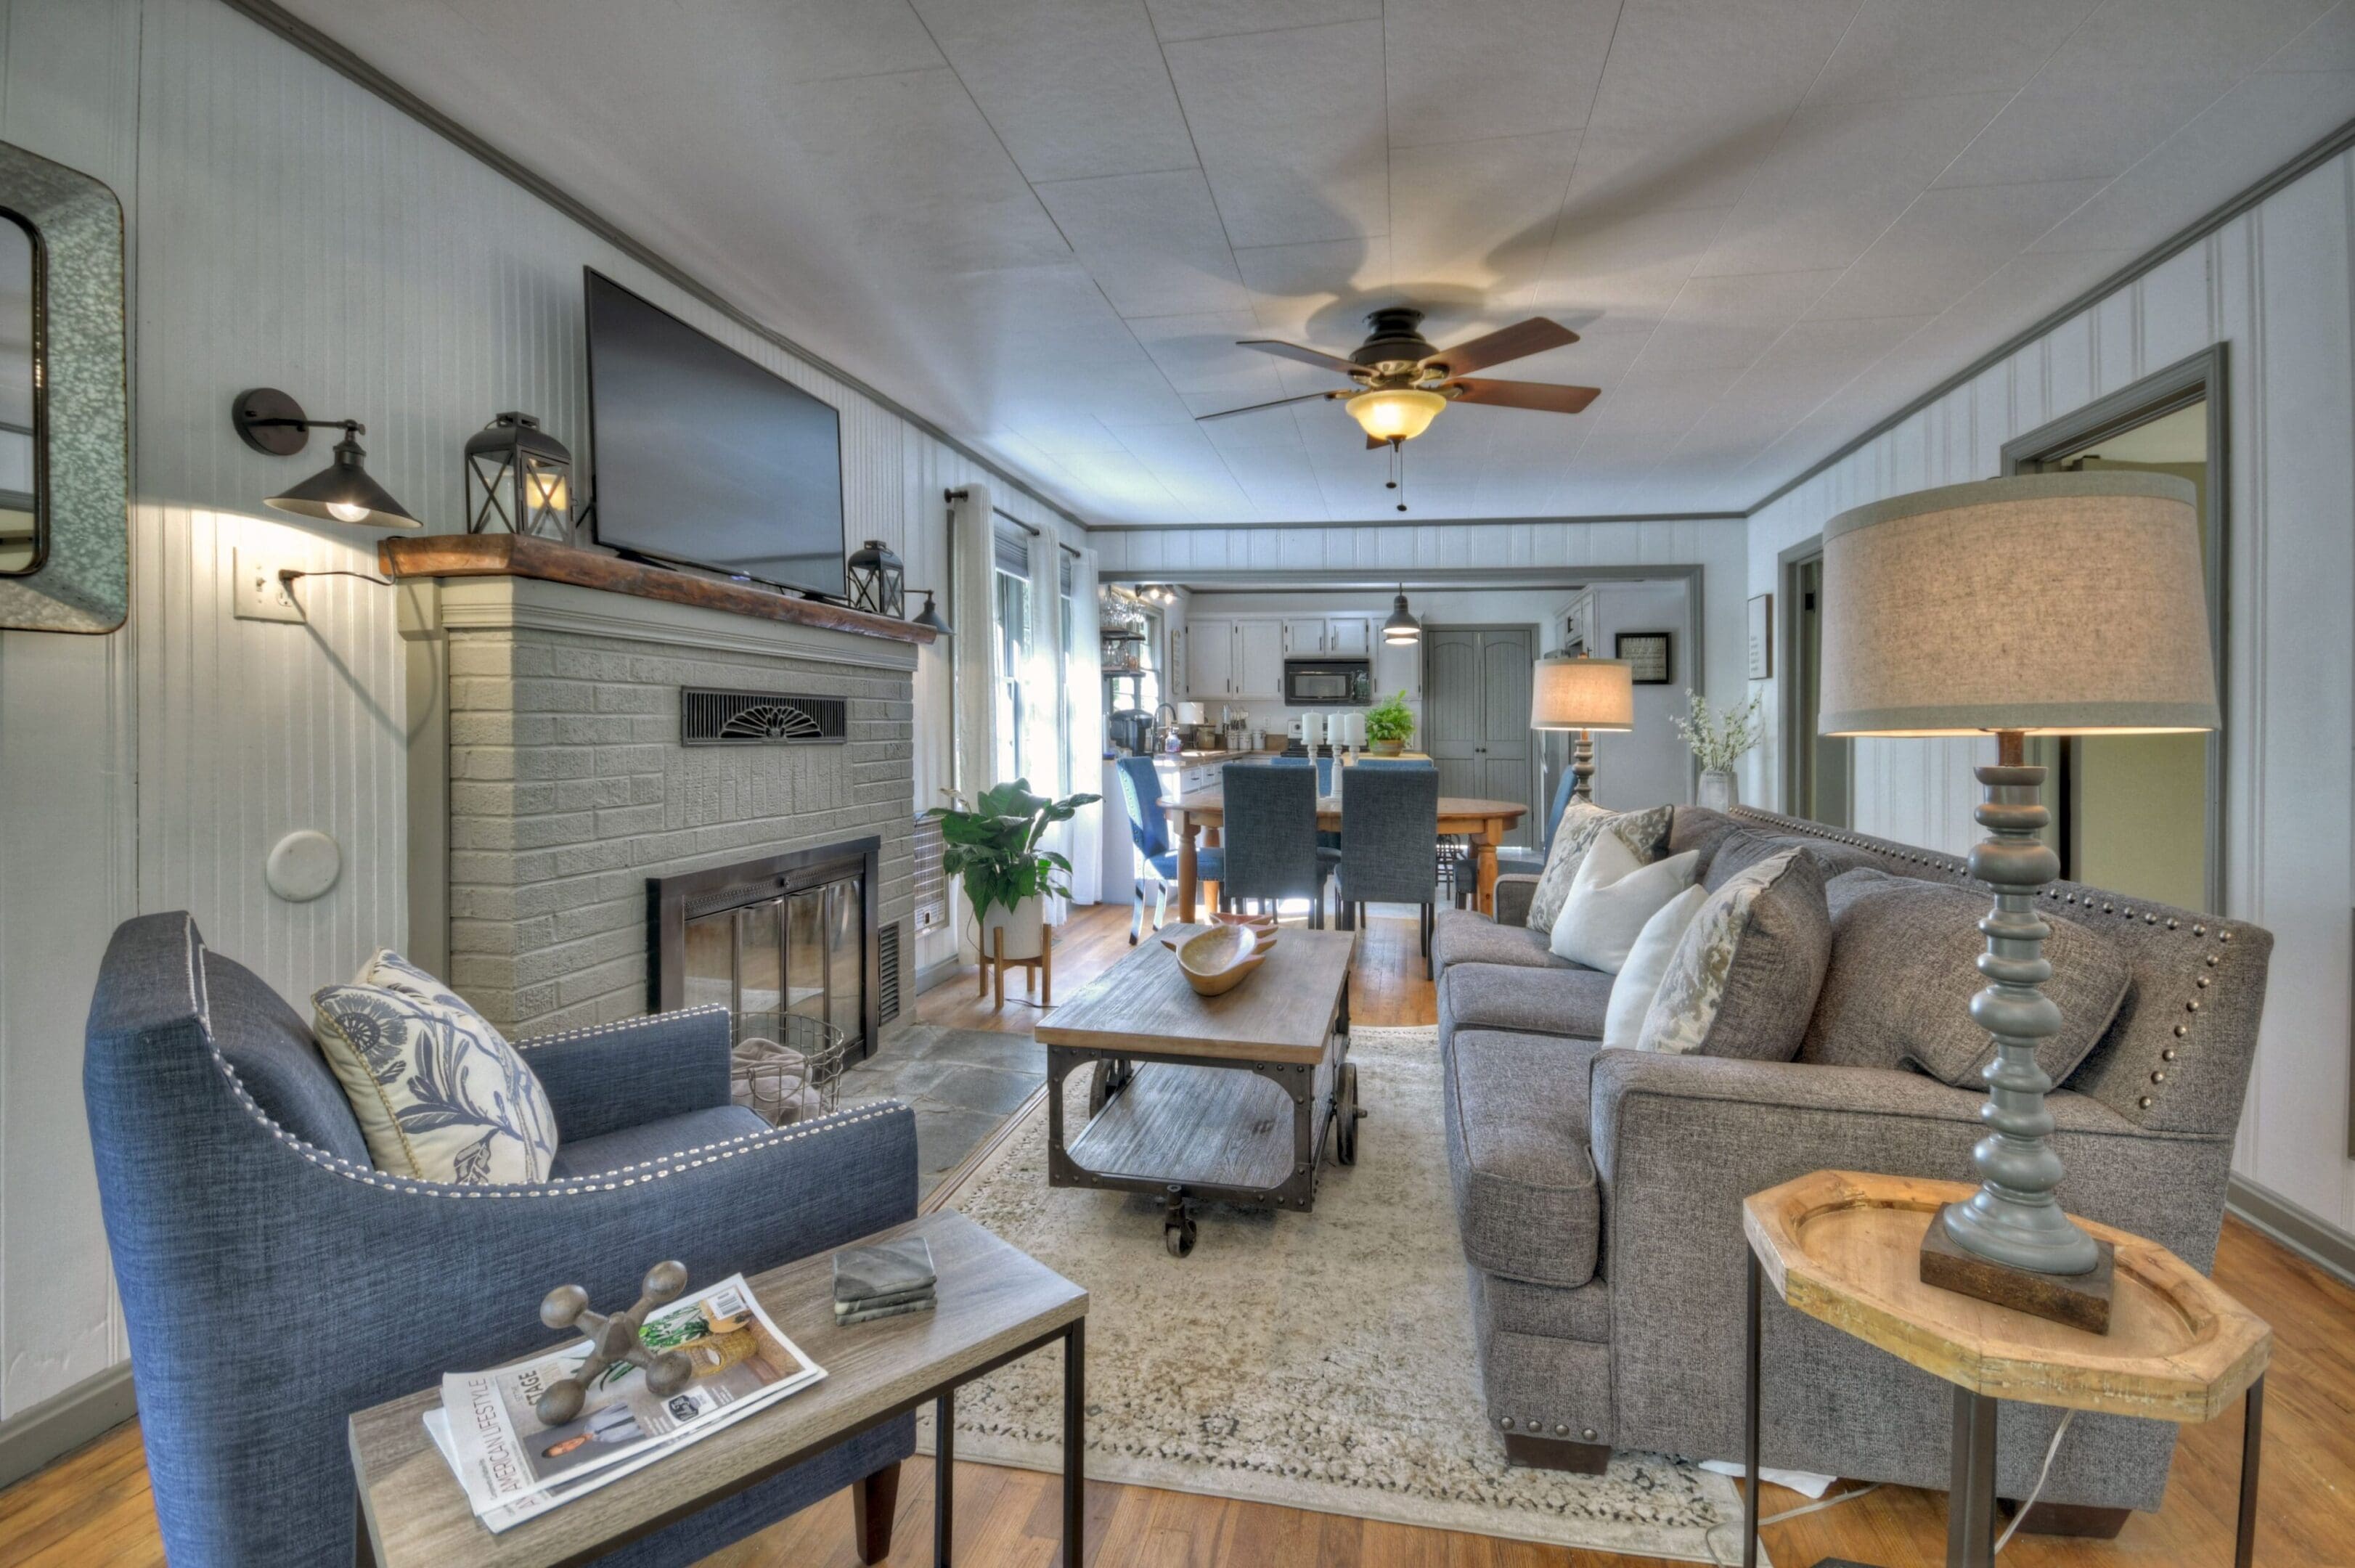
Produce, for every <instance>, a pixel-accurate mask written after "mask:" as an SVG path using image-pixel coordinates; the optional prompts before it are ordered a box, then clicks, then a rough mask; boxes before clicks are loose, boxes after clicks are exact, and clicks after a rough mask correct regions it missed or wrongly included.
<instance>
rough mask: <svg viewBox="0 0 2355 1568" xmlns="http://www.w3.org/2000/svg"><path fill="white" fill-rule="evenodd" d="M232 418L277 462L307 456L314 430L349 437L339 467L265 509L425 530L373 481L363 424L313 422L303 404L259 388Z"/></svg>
mask: <svg viewBox="0 0 2355 1568" xmlns="http://www.w3.org/2000/svg"><path fill="white" fill-rule="evenodd" d="M230 418H231V420H232V421H233V422H234V423H235V424H236V426H237V433H238V434H239V435H240V437H242V438H243V439H244V441H245V443H246V445H248V446H250V447H251V448H253V450H254V451H256V452H266V453H270V454H271V455H272V456H273V457H292V456H293V455H294V453H298V452H300V451H302V450H303V448H304V445H305V444H307V443H309V441H310V439H311V431H312V428H313V427H314V426H320V425H324V426H330V427H334V428H337V429H340V430H341V431H342V432H344V439H343V440H341V441H339V442H337V443H336V460H335V462H334V463H332V464H328V465H327V466H326V467H325V468H323V469H321V470H320V471H319V472H318V473H316V474H314V475H311V477H309V478H308V479H305V480H304V481H303V483H301V484H300V485H295V486H294V487H293V489H291V490H287V491H285V492H283V493H282V494H280V495H276V496H268V497H266V498H265V499H264V500H263V502H262V505H264V506H266V507H274V508H275V509H276V510H278V511H281V512H292V513H293V514H294V515H295V516H297V517H321V518H325V519H326V520H327V521H329V522H336V523H356V524H358V525H359V526H360V527H362V528H423V527H424V526H425V525H424V524H423V523H421V522H420V521H418V520H417V519H416V518H415V517H411V516H410V515H409V511H408V509H407V508H406V507H402V506H401V504H400V502H398V501H396V500H394V499H393V498H392V493H391V492H390V491H389V490H387V489H386V488H385V487H384V486H383V485H379V484H378V483H377V482H376V481H375V480H374V479H371V478H370V477H368V464H367V461H366V460H367V457H368V453H366V452H365V451H363V450H362V449H361V447H360V443H359V438H360V437H361V436H362V435H364V434H366V433H367V432H368V427H367V426H366V425H363V424H362V423H360V421H357V420H314V419H312V418H310V417H309V416H308V415H306V414H304V411H303V406H302V405H301V404H300V403H297V402H296V401H295V400H293V398H290V397H288V396H287V395H286V394H285V393H283V392H282V391H279V390H277V389H275V388H271V387H259V388H256V389H253V390H251V391H248V392H245V393H242V394H241V395H240V397H239V398H238V400H237V404H236V407H235V408H234V410H232V411H231V414H230Z"/></svg>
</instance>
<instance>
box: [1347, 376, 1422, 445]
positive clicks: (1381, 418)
mask: <svg viewBox="0 0 2355 1568" xmlns="http://www.w3.org/2000/svg"><path fill="white" fill-rule="evenodd" d="M1341 406H1342V407H1343V408H1346V409H1348V411H1349V417H1350V418H1351V419H1353V420H1356V421H1358V423H1359V425H1360V426H1362V427H1364V430H1365V432H1366V434H1367V435H1368V436H1369V437H1371V438H1372V439H1373V440H1375V441H1412V440H1413V439H1414V438H1415V437H1416V436H1419V435H1421V434H1422V433H1423V432H1424V431H1427V430H1429V429H1430V428H1431V421H1433V420H1435V419H1437V418H1438V417H1439V411H1440V410H1442V409H1444V408H1445V407H1446V406H1447V400H1446V399H1445V398H1444V397H1442V396H1440V395H1439V394H1438V393H1437V392H1427V391H1424V390H1423V389H1421V388H1419V387H1385V388H1381V389H1378V390H1375V391H1371V392H1359V394H1358V395H1357V396H1356V397H1354V398H1351V399H1350V400H1348V402H1346V403H1344V404H1342V405H1341Z"/></svg>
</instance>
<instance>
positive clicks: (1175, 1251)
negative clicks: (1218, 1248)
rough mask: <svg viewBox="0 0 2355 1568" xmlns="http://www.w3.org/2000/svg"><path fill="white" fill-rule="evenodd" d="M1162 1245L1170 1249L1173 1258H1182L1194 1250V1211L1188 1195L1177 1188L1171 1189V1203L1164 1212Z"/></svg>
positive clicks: (1162, 1217) (1162, 1218)
mask: <svg viewBox="0 0 2355 1568" xmlns="http://www.w3.org/2000/svg"><path fill="white" fill-rule="evenodd" d="M1161 1244H1162V1245H1163V1246H1165V1247H1167V1248H1168V1249H1169V1255H1170V1256H1171V1257H1173V1258H1182V1257H1184V1256H1185V1255H1186V1254H1187V1253H1190V1252H1192V1251H1193V1250H1194V1211H1193V1209H1192V1207H1191V1206H1190V1205H1188V1203H1187V1201H1186V1195H1185V1194H1184V1193H1183V1192H1181V1191H1179V1190H1178V1189H1176V1188H1174V1187H1173V1188H1171V1189H1169V1201H1168V1205H1167V1208H1165V1209H1164V1210H1163V1211H1162V1216H1161Z"/></svg>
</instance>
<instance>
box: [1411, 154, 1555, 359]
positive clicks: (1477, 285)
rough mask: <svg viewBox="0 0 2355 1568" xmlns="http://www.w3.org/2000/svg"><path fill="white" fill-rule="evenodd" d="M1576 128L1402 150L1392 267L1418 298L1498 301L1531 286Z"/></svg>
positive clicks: (1497, 308) (1548, 240) (1499, 311)
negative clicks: (1459, 296)
mask: <svg viewBox="0 0 2355 1568" xmlns="http://www.w3.org/2000/svg"><path fill="white" fill-rule="evenodd" d="M1577 152H1578V133H1576V132H1574V131H1573V132H1564V133H1555V134H1550V135H1542V136H1512V137H1501V138H1497V139H1493V140H1489V141H1484V142H1450V143H1446V144H1442V145H1438V146H1418V147H1400V148H1397V149H1395V150H1394V151H1393V152H1392V153H1391V181H1390V200H1391V274H1392V280H1393V283H1394V285H1395V286H1396V287H1397V289H1398V290H1399V291H1400V293H1401V294H1402V295H1403V296H1405V297H1407V298H1411V299H1423V298H1426V297H1428V298H1431V299H1433V300H1437V299H1440V298H1447V297H1453V296H1455V294H1457V293H1458V292H1459V291H1460V292H1462V293H1465V294H1468V295H1469V297H1470V299H1471V300H1472V301H1476V302H1480V303H1481V304H1487V302H1494V305H1493V306H1491V307H1490V308H1489V311H1488V314H1490V315H1497V316H1498V317H1499V319H1500V321H1501V319H1502V317H1503V316H1504V315H1508V314H1509V313H1508V312H1506V311H1504V310H1503V308H1502V307H1503V305H1504V304H1505V298H1506V296H1507V295H1508V294H1509V293H1512V292H1513V291H1515V290H1518V289H1520V288H1522V287H1525V286H1526V285H1527V284H1529V283H1530V282H1531V281H1532V280H1533V279H1534V278H1535V277H1536V276H1537V274H1538V272H1540V269H1541V268H1542V267H1543V266H1544V264H1545V261H1546V256H1547V252H1548V251H1549V249H1550V246H1551V245H1552V242H1553V232H1554V219H1555V217H1556V215H1557V214H1558V213H1559V212H1560V211H1561V195H1562V187H1564V185H1565V184H1566V183H1567V182H1568V180H1569V178H1570V169H1571V163H1572V159H1573V158H1574V157H1575V156H1576V155H1577Z"/></svg>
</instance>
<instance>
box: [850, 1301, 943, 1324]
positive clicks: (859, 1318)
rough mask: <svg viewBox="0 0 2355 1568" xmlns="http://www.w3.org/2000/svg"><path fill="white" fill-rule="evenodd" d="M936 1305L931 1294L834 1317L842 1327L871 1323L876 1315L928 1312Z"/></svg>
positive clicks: (863, 1308)
mask: <svg viewBox="0 0 2355 1568" xmlns="http://www.w3.org/2000/svg"><path fill="white" fill-rule="evenodd" d="M934 1305H936V1304H935V1303H934V1301H933V1299H932V1297H931V1296H926V1297H925V1298H924V1299H923V1300H922V1301H903V1302H901V1303H900V1305H898V1306H897V1307H860V1308H858V1310H857V1311H856V1312H846V1313H844V1314H843V1315H842V1316H841V1317H837V1318H836V1319H835V1322H836V1323H837V1325H839V1326H840V1327H842V1328H848V1327H850V1325H852V1324H853V1323H872V1322H873V1321H875V1319H877V1318H878V1317H902V1316H904V1315H905V1314H907V1313H911V1312H930V1311H931V1310H932V1307H934Z"/></svg>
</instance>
